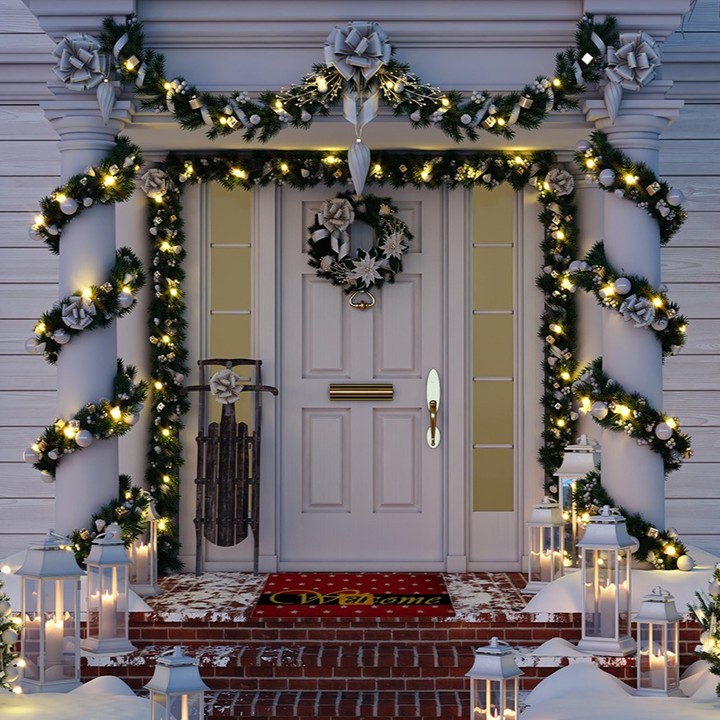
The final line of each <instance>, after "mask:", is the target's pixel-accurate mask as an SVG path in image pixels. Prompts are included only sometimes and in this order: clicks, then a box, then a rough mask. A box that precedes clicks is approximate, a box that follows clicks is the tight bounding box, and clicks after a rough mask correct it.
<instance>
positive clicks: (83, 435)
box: [75, 430, 95, 448]
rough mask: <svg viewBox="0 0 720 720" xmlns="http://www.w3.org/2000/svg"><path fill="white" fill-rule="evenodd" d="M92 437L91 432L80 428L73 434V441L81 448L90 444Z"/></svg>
mask: <svg viewBox="0 0 720 720" xmlns="http://www.w3.org/2000/svg"><path fill="white" fill-rule="evenodd" d="M94 439H95V438H94V437H93V434H92V433H91V432H90V431H89V430H80V432H79V433H78V434H77V435H76V436H75V442H76V443H77V444H78V446H79V447H81V448H86V447H89V446H90V445H92V443H93V440H94Z"/></svg>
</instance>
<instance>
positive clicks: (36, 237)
mask: <svg viewBox="0 0 720 720" xmlns="http://www.w3.org/2000/svg"><path fill="white" fill-rule="evenodd" d="M28 237H29V238H30V239H31V240H42V235H41V234H40V233H39V232H38V231H37V230H35V228H34V227H29V228H28Z"/></svg>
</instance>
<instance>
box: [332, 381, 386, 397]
mask: <svg viewBox="0 0 720 720" xmlns="http://www.w3.org/2000/svg"><path fill="white" fill-rule="evenodd" d="M330 399H331V400H392V399H393V386H392V384H390V383H330Z"/></svg>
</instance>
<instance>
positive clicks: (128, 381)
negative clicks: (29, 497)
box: [24, 359, 147, 477]
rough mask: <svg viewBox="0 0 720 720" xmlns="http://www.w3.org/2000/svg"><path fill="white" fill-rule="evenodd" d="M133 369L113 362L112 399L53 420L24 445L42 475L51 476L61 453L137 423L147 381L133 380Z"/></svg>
mask: <svg viewBox="0 0 720 720" xmlns="http://www.w3.org/2000/svg"><path fill="white" fill-rule="evenodd" d="M135 374H136V373H135V368H134V367H132V366H130V365H128V366H127V367H125V366H124V365H123V362H122V360H120V359H118V361H117V373H116V375H115V381H114V383H113V399H112V400H107V399H105V398H102V399H100V400H98V401H97V402H96V403H88V404H87V405H86V406H85V407H84V408H83V409H82V410H79V411H78V412H76V413H75V414H74V415H73V416H72V418H70V419H69V420H64V419H62V418H57V419H56V420H55V422H54V423H53V424H52V425H50V426H49V427H47V428H45V431H44V432H43V433H42V435H40V437H39V438H38V439H37V440H36V441H35V442H34V443H33V445H32V447H31V448H28V449H27V450H26V451H25V453H24V455H25V460H26V461H27V462H31V463H32V465H33V466H34V467H35V468H36V469H37V470H39V471H40V472H41V473H42V474H43V475H45V476H49V477H55V472H56V470H57V466H58V464H59V463H60V461H61V460H62V458H63V457H64V456H65V455H69V454H70V453H73V452H77V451H78V450H82V448H83V447H87V446H88V445H90V444H91V443H92V442H93V441H94V440H102V439H106V438H110V437H119V436H121V435H124V434H125V433H126V432H128V430H130V428H131V427H132V426H133V425H134V424H135V422H137V419H138V415H139V412H140V408H141V407H142V402H143V401H144V400H145V396H146V395H147V383H146V382H145V381H144V380H143V381H140V382H138V383H136V382H135Z"/></svg>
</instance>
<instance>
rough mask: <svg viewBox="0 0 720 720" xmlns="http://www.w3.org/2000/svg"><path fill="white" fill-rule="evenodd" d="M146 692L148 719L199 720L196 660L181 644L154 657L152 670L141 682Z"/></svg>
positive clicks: (201, 688)
mask: <svg viewBox="0 0 720 720" xmlns="http://www.w3.org/2000/svg"><path fill="white" fill-rule="evenodd" d="M145 687H146V688H147V689H148V690H149V691H150V720H203V718H204V717H205V691H206V690H209V688H208V686H207V685H206V684H205V683H204V682H203V681H202V678H201V677H200V671H199V670H198V666H197V662H196V661H195V660H193V659H192V658H190V657H188V656H187V655H185V653H184V652H183V649H182V647H180V646H177V647H175V648H174V649H173V650H168V652H166V653H163V654H162V655H160V657H158V659H157V664H156V665H155V673H154V674H153V676H152V678H151V679H150V682H149V683H147V685H145Z"/></svg>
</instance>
